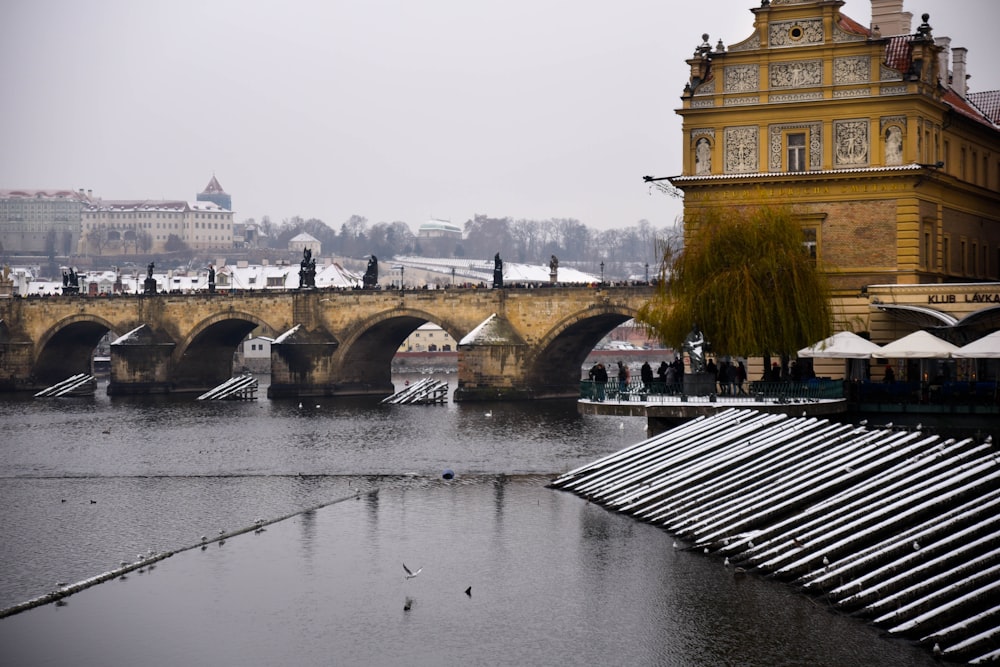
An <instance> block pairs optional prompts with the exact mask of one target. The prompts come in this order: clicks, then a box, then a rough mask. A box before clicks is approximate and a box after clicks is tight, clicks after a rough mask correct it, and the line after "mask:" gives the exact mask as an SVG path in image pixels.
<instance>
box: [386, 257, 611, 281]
mask: <svg viewBox="0 0 1000 667" xmlns="http://www.w3.org/2000/svg"><path fill="white" fill-rule="evenodd" d="M392 262H393V264H398V265H401V266H405V267H406V268H408V269H409V268H414V269H421V270H424V271H434V272H437V273H441V274H444V275H446V276H449V277H450V276H451V275H452V270H453V269H454V272H455V273H454V275H455V278H456V279H461V280H469V281H472V282H484V283H490V282H492V280H493V260H492V259H462V258H457V257H456V258H447V257H417V256H409V255H408V256H403V257H395V258H393V260H392ZM503 279H504V282H505V283H521V282H524V283H539V284H543V283H548V282H549V267H548V265H547V264H520V263H517V262H508V261H504V263H503ZM556 280H557V282H559V283H561V284H572V285H589V284H591V283H596V282H598V281H599V280H600V279H599V278H598V277H597V276H595V275H593V274H590V273H584V272H583V271H578V270H577V269H574V268H572V267H569V266H566V265H565V264H560V266H559V272H558V274H557V278H556Z"/></svg>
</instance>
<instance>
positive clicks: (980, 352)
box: [951, 331, 1000, 359]
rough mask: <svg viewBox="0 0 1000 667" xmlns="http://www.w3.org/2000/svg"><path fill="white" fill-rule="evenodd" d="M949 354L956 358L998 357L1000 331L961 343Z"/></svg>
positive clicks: (999, 355) (999, 354) (999, 351)
mask: <svg viewBox="0 0 1000 667" xmlns="http://www.w3.org/2000/svg"><path fill="white" fill-rule="evenodd" d="M951 356H953V357H955V358H957V359H1000V331H994V332H993V333H991V334H989V335H987V336H983V337H982V338H980V339H978V340H974V341H972V342H971V343H969V344H967V345H963V346H962V347H960V348H958V350H957V351H955V352H952V353H951Z"/></svg>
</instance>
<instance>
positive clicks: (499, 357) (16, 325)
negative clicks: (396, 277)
mask: <svg viewBox="0 0 1000 667" xmlns="http://www.w3.org/2000/svg"><path fill="white" fill-rule="evenodd" d="M652 294H653V288H651V287H649V286H645V285H633V286H619V287H608V286H598V287H540V288H536V289H520V288H513V289H508V288H504V289H467V288H462V289H442V290H405V291H401V290H397V291H389V290H371V291H369V290H296V291H282V292H272V291H261V292H249V291H247V292H242V293H232V294H220V293H216V294H207V293H205V294H157V295H127V296H114V297H83V296H59V297H48V298H30V299H25V298H8V299H3V300H0V390H6V391H17V390H23V391H31V390H34V391H37V390H38V389H40V388H44V387H46V386H49V385H50V384H54V383H55V382H58V381H59V380H62V379H64V378H65V377H68V376H69V375H72V374H74V373H78V372H87V371H89V369H90V364H91V359H92V357H93V351H94V348H95V347H96V346H97V343H98V342H99V341H100V339H101V338H102V337H103V336H104V335H105V334H107V333H109V332H110V333H111V335H112V338H113V339H114V342H113V344H112V346H111V377H110V380H109V385H108V392H109V393H111V394H141V393H171V392H204V391H207V390H208V389H211V388H212V387H214V386H216V385H217V384H219V383H221V382H223V381H225V380H226V379H228V378H229V377H230V376H231V374H232V372H233V356H234V353H235V351H236V348H237V346H238V345H239V344H240V343H241V342H242V341H243V340H244V339H245V338H246V337H247V336H248V335H249V334H250V333H251V332H254V333H255V334H256V335H262V336H267V337H269V338H272V339H273V340H274V343H273V344H272V346H271V385H270V389H269V390H268V396H269V397H271V398H282V397H305V396H338V395H367V394H371V395H388V394H391V393H392V392H393V387H392V382H391V377H390V371H391V362H392V357H393V356H394V354H395V353H396V350H397V349H398V347H399V345H400V344H401V343H402V341H403V340H405V338H406V337H407V336H408V335H409V334H410V333H411V332H412V331H413V330H415V329H416V328H417V327H419V326H420V325H421V324H423V323H424V322H433V323H435V324H437V325H439V326H440V327H441V328H442V329H444V330H445V331H447V332H448V333H449V334H450V335H451V336H452V337H454V338H455V339H456V340H459V341H461V343H460V344H459V346H458V357H459V359H458V388H457V389H456V392H455V399H456V400H466V401H468V400H496V399H520V398H546V397H563V396H575V395H577V392H578V387H579V380H580V368H581V366H582V364H583V362H584V360H585V358H586V356H587V354H588V353H589V352H590V351H591V350H592V349H593V347H594V346H595V345H596V344H597V343H598V341H600V339H601V338H603V337H604V336H605V335H606V334H607V333H608V332H610V331H611V330H612V329H614V328H615V327H616V326H618V325H619V324H621V323H623V322H625V321H627V320H629V319H631V318H632V317H633V316H634V315H635V314H636V312H637V310H638V308H639V307H640V306H641V305H642V304H643V303H645V302H646V301H647V300H648V299H649V298H650V297H651V296H652Z"/></svg>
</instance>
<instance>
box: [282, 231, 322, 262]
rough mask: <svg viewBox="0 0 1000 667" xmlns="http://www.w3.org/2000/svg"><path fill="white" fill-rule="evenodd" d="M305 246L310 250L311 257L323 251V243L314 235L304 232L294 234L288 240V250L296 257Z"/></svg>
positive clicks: (317, 255)
mask: <svg viewBox="0 0 1000 667" xmlns="http://www.w3.org/2000/svg"><path fill="white" fill-rule="evenodd" d="M306 248H308V249H309V250H311V251H312V256H313V257H319V256H320V253H321V252H322V251H323V244H322V243H320V241H319V239H317V238H316V237H315V236H313V235H312V234H307V233H306V232H302V233H301V234H296V235H295V236H293V237H292V238H291V239H289V241H288V251H289V252H290V253H292V254H293V255H294V256H296V257H298V256H299V255H301V254H302V253H303V251H305V249H306Z"/></svg>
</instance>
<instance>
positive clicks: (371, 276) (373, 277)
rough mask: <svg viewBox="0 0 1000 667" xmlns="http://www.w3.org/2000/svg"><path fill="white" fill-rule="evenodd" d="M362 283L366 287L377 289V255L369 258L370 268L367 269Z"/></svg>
mask: <svg viewBox="0 0 1000 667" xmlns="http://www.w3.org/2000/svg"><path fill="white" fill-rule="evenodd" d="M362 284H363V285H364V288H365V289H375V288H376V287H378V257H376V256H375V255H372V256H371V257H370V258H369V259H368V268H367V269H365V276H364V278H363V279H362Z"/></svg>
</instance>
